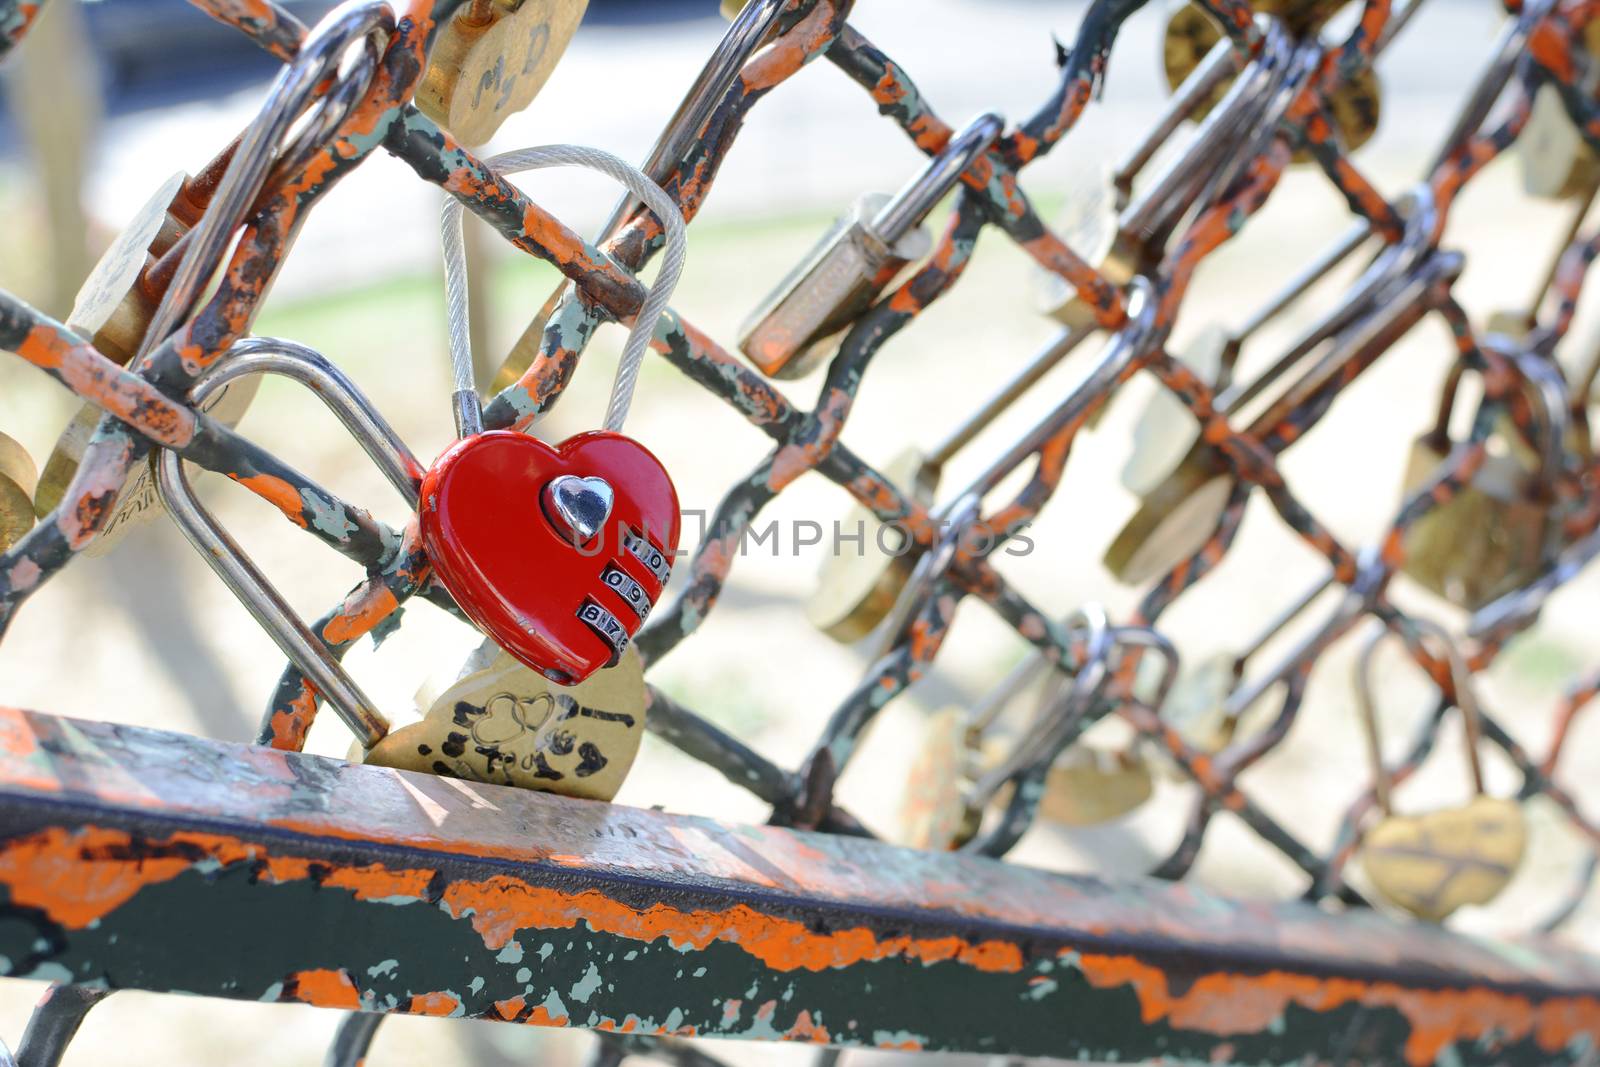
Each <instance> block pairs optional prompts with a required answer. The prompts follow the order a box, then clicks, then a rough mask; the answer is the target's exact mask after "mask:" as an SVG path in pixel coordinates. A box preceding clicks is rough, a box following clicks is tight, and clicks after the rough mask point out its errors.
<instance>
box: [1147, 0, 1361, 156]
mask: <svg viewBox="0 0 1600 1067" xmlns="http://www.w3.org/2000/svg"><path fill="white" fill-rule="evenodd" d="M1342 6H1343V4H1341V3H1339V2H1336V0H1332V2H1330V0H1316V2H1312V3H1305V2H1299V0H1297V2H1292V3H1282V2H1279V0H1268V2H1267V3H1262V4H1256V5H1254V8H1253V9H1254V10H1255V11H1256V12H1257V13H1258V14H1262V15H1273V16H1276V17H1277V18H1278V19H1280V20H1281V21H1282V22H1283V24H1284V25H1285V26H1286V27H1287V28H1288V30H1289V31H1290V32H1291V33H1292V34H1293V35H1294V36H1295V37H1297V38H1307V37H1309V38H1312V39H1314V38H1315V37H1316V35H1317V30H1318V27H1320V25H1321V24H1322V23H1324V22H1326V21H1327V19H1328V18H1329V16H1331V15H1333V14H1334V13H1335V12H1337V11H1338V10H1339V8H1340V7H1342ZM1221 40H1222V27H1221V26H1219V25H1218V24H1217V21H1216V19H1214V18H1213V17H1212V16H1211V15H1210V13H1208V12H1207V11H1206V10H1205V8H1203V7H1201V6H1200V5H1199V4H1195V3H1185V4H1183V5H1182V6H1180V7H1178V8H1177V9H1176V10H1174V11H1173V12H1172V14H1171V15H1170V16H1169V17H1168V19H1167V29H1166V36H1165V37H1164V39H1163V41H1162V48H1161V65H1162V70H1163V72H1164V73H1165V74H1166V78H1167V87H1168V88H1169V89H1171V90H1172V91H1173V92H1177V91H1178V90H1179V88H1180V87H1181V86H1182V85H1183V83H1184V81H1185V80H1187V79H1188V78H1189V76H1190V75H1191V74H1193V73H1194V71H1195V69H1196V68H1198V67H1199V66H1200V65H1201V64H1202V63H1203V62H1204V61H1205V58H1206V55H1207V54H1208V53H1209V52H1210V51H1211V50H1212V48H1214V47H1216V44H1217V42H1219V41H1221ZM1226 84H1227V83H1226V82H1224V83H1223V84H1222V85H1219V86H1218V87H1217V88H1216V90H1215V91H1214V92H1213V94H1212V95H1211V96H1210V97H1209V98H1206V99H1202V100H1201V101H1200V102H1199V103H1198V105H1197V107H1196V109H1195V116H1196V117H1197V118H1198V117H1203V116H1204V115H1205V114H1206V112H1207V111H1209V110H1210V109H1211V108H1212V107H1213V106H1214V105H1215V104H1216V103H1217V102H1219V101H1220V100H1221V99H1222V96H1223V93H1224V92H1225V91H1226ZM1382 109H1383V85H1382V83H1381V82H1380V81H1379V80H1378V74H1377V72H1376V71H1375V70H1374V69H1373V68H1372V67H1371V66H1364V67H1362V68H1361V69H1360V70H1359V71H1357V72H1356V73H1355V74H1353V75H1352V76H1351V77H1349V78H1348V79H1346V80H1344V81H1341V82H1340V83H1339V85H1338V86H1337V87H1336V88H1335V89H1334V90H1333V92H1332V93H1330V94H1329V95H1328V110H1329V111H1330V112H1331V113H1332V115H1333V122H1334V126H1335V127H1336V128H1337V130H1338V133H1339V138H1340V142H1341V144H1342V145H1343V147H1344V149H1345V150H1346V151H1349V152H1354V151H1355V150H1356V149H1358V148H1360V147H1361V146H1362V145H1364V144H1366V143H1367V142H1368V141H1370V140H1371V139H1372V135H1373V134H1374V133H1376V132H1377V130H1378V120H1379V116H1380V115H1381V113H1382ZM1311 160H1312V155H1311V153H1310V152H1309V151H1307V150H1306V149H1304V148H1301V149H1298V150H1297V151H1296V152H1295V154H1294V162H1296V163H1309V162H1311Z"/></svg>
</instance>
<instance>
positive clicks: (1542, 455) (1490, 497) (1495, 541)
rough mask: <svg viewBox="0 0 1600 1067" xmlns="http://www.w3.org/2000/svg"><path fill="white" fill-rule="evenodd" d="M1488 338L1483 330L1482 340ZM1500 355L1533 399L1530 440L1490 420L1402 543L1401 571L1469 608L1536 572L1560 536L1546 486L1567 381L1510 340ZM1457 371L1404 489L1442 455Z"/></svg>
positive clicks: (1560, 450)
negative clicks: (1481, 440) (1472, 455)
mask: <svg viewBox="0 0 1600 1067" xmlns="http://www.w3.org/2000/svg"><path fill="white" fill-rule="evenodd" d="M1495 340H1496V339H1495V338H1487V339H1485V341H1484V344H1485V345H1488V344H1490V343H1493V342H1494V341H1495ZM1500 340H1503V338H1502V339H1500ZM1501 354H1502V355H1504V356H1505V357H1506V358H1507V359H1508V361H1509V362H1510V363H1511V365H1512V366H1513V367H1514V368H1516V369H1517V370H1518V371H1520V377H1521V378H1522V382H1523V385H1524V388H1525V391H1526V392H1527V393H1528V395H1529V399H1531V400H1533V401H1535V403H1534V404H1533V408H1534V410H1536V411H1537V412H1538V413H1539V416H1540V432H1539V434H1538V439H1539V445H1538V448H1537V449H1535V450H1522V449H1521V446H1522V442H1521V441H1519V440H1517V439H1516V432H1515V429H1514V428H1511V429H1507V428H1506V427H1505V426H1504V425H1503V424H1501V425H1497V426H1496V427H1495V429H1494V430H1493V431H1492V432H1491V434H1490V436H1489V438H1488V440H1487V446H1488V447H1489V449H1490V451H1489V454H1488V456H1487V457H1486V458H1485V459H1484V462H1483V464H1482V465H1481V466H1480V467H1479V469H1478V471H1477V472H1476V473H1475V474H1474V475H1473V477H1472V478H1471V479H1470V480H1469V482H1468V483H1467V484H1466V485H1465V486H1463V487H1462V488H1461V490H1460V492H1458V493H1457V494H1456V495H1455V496H1453V497H1452V498H1451V499H1450V500H1448V501H1446V502H1445V503H1443V504H1439V505H1436V506H1435V507H1433V508H1432V509H1431V510H1430V511H1428V512H1427V513H1426V514H1424V515H1423V516H1421V517H1420V518H1419V519H1418V520H1417V521H1416V522H1415V523H1414V524H1413V525H1412V527H1411V529H1410V530H1409V531H1408V532H1407V535H1406V541H1405V544H1406V561H1405V564H1404V565H1403V567H1402V570H1403V572H1404V573H1405V574H1406V575H1407V576H1408V577H1410V578H1412V579H1413V580H1414V581H1416V582H1417V583H1418V584H1420V585H1422V586H1423V587H1424V588H1426V589H1428V590H1429V591H1430V592H1433V593H1435V594H1436V595H1438V596H1441V597H1443V598H1445V599H1446V600H1448V601H1450V602H1451V603H1453V604H1456V605H1458V606H1460V607H1462V608H1465V609H1467V610H1468V611H1476V610H1478V609H1479V608H1482V607H1484V606H1485V605H1486V604H1488V603H1490V602H1491V601H1493V600H1495V599H1497V598H1499V597H1501V596H1503V595H1505V594H1506V593H1509V592H1511V591H1512V590H1514V589H1517V588H1519V587H1521V586H1523V585H1525V584H1527V583H1528V582H1529V581H1531V580H1532V579H1534V578H1535V577H1537V576H1538V574H1539V572H1540V571H1541V570H1543V569H1544V566H1545V564H1546V563H1547V562H1548V561H1549V559H1550V558H1551V556H1552V554H1553V553H1554V551H1555V549H1556V547H1557V545H1556V542H1557V540H1558V539H1559V536H1560V526H1561V524H1560V522H1559V516H1557V515H1556V514H1555V511H1554V504H1555V500H1554V496H1553V489H1554V483H1555V480H1556V478H1557V476H1558V475H1559V474H1560V472H1561V470H1562V467H1563V463H1564V460H1565V459H1566V455H1567V453H1566V448H1567V444H1568V430H1569V414H1568V406H1567V402H1566V385H1565V379H1564V378H1563V377H1562V376H1561V372H1560V370H1559V369H1558V368H1557V367H1556V366H1555V364H1554V363H1552V362H1551V361H1550V360H1549V359H1547V358H1545V357H1543V356H1540V355H1536V354H1534V353H1532V352H1527V351H1524V350H1518V349H1514V348H1510V347H1506V348H1504V349H1503V351H1502V353H1501ZM1460 379H1461V368H1460V367H1459V365H1458V366H1457V367H1456V368H1454V369H1453V370H1452V371H1451V373H1450V375H1449V377H1448V378H1447V379H1446V383H1445V389H1444V392H1443V394H1442V396H1441V400H1440V404H1439V413H1438V417H1437V418H1436V420H1435V423H1434V425H1433V427H1432V428H1431V429H1429V430H1428V431H1427V432H1426V433H1424V434H1423V435H1422V436H1421V437H1420V438H1418V439H1417V441H1416V442H1415V443H1414V444H1413V445H1412V454H1411V460H1410V463H1409V464H1408V467H1407V470H1406V480H1405V484H1406V494H1407V496H1410V495H1411V494H1413V493H1415V492H1417V491H1418V490H1420V489H1421V488H1422V487H1423V486H1425V485H1427V484H1428V483H1429V482H1430V481H1431V480H1432V479H1433V478H1434V477H1435V475H1436V472H1437V470H1438V468H1439V465H1440V464H1441V463H1443V462H1445V461H1446V460H1447V459H1448V457H1449V453H1450V451H1451V447H1452V446H1451V443H1450V436H1449V420H1450V413H1451V410H1452V408H1453V407H1454V402H1455V397H1456V392H1457V389H1458V387H1459V384H1460ZM1527 452H1531V455H1528V454H1526V453H1527Z"/></svg>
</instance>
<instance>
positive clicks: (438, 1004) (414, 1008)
mask: <svg viewBox="0 0 1600 1067" xmlns="http://www.w3.org/2000/svg"><path fill="white" fill-rule="evenodd" d="M408 1010H409V1011H410V1012H411V1014H412V1015H437V1016H440V1017H443V1016H446V1015H451V1014H453V1013H455V1012H457V1011H459V1010H461V1001H460V1000H458V999H456V998H455V997H453V996H451V995H450V994H449V993H417V994H415V995H414V996H413V997H412V998H411V1007H410V1008H409V1009H408Z"/></svg>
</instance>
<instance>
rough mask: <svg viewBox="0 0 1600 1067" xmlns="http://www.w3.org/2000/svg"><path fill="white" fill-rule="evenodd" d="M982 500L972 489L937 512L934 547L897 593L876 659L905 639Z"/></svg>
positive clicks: (931, 594) (949, 561)
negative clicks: (937, 527) (936, 530)
mask: <svg viewBox="0 0 1600 1067" xmlns="http://www.w3.org/2000/svg"><path fill="white" fill-rule="evenodd" d="M981 503H982V500H980V499H979V498H978V497H976V496H974V495H972V494H970V493H969V494H965V495H963V496H961V497H958V498H957V499H956V500H955V501H953V502H952V503H951V504H950V505H949V506H948V507H946V508H941V509H940V510H939V511H937V512H935V514H934V518H935V520H937V521H938V522H939V524H940V528H939V531H938V534H937V536H936V539H935V540H934V543H933V545H932V547H931V548H929V549H928V551H926V552H924V553H923V554H922V555H921V557H920V558H918V560H917V565H916V566H915V567H914V568H913V569H912V571H911V577H909V578H908V579H906V584H905V587H904V588H902V589H901V590H900V593H899V595H898V596H897V597H895V602H894V607H892V608H891V609H890V610H889V614H888V616H887V617H886V618H885V620H884V627H883V637H882V638H881V639H880V641H879V644H878V648H877V651H876V654H875V655H873V656H872V662H873V663H876V662H877V661H878V660H880V659H882V658H883V657H884V656H887V655H888V654H889V653H890V652H892V651H894V649H895V648H896V646H898V645H899V644H900V642H901V641H902V640H904V639H905V636H906V633H907V631H909V630H910V629H911V625H912V624H913V623H914V622H915V621H916V618H917V616H918V615H920V614H921V613H922V610H923V608H925V607H926V606H927V604H928V600H929V598H930V597H932V596H933V591H934V587H935V586H936V585H937V584H938V582H939V580H940V579H941V578H943V577H944V576H945V574H947V573H948V572H949V570H950V567H951V565H953V564H954V563H955V561H956V553H957V551H958V550H959V549H960V547H961V541H962V539H963V538H965V537H966V534H967V531H968V530H970V529H971V528H972V524H973V523H974V522H976V521H977V520H978V507H979V505H980V504H981Z"/></svg>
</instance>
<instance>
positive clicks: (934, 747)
mask: <svg viewBox="0 0 1600 1067" xmlns="http://www.w3.org/2000/svg"><path fill="white" fill-rule="evenodd" d="M1074 625H1083V626H1086V627H1087V628H1088V631H1089V640H1088V642H1087V647H1088V648H1089V650H1090V651H1089V657H1088V662H1086V664H1085V665H1084V667H1083V668H1082V669H1081V670H1080V671H1079V673H1078V675H1077V676H1076V677H1074V678H1061V677H1058V676H1055V675H1054V671H1053V669H1052V668H1053V665H1054V660H1053V659H1052V658H1050V657H1047V656H1045V655H1043V654H1035V655H1033V656H1030V657H1029V658H1028V659H1027V660H1024V661H1023V662H1022V663H1020V664H1019V665H1018V666H1017V667H1015V668H1014V669H1013V670H1012V671H1011V672H1010V673H1009V674H1008V675H1007V676H1006V678H1005V679H1004V680H1002V681H1001V682H1000V684H999V685H997V686H996V687H995V688H994V689H993V690H992V691H991V692H990V693H988V694H987V695H986V696H985V697H984V699H983V700H982V701H981V702H980V703H979V704H978V705H977V706H975V707H974V708H972V709H970V710H968V709H963V708H949V709H946V710H945V711H942V712H940V713H939V714H937V715H935V716H933V717H932V718H931V719H930V720H929V723H928V726H927V731H926V734H925V738H924V741H923V744H922V746H921V748H920V749H919V751H918V755H917V757H916V759H915V760H914V761H913V764H912V770H911V774H910V777H909V779H908V784H907V790H906V793H905V796H904V799H903V802H902V805H901V828H902V829H901V832H902V840H903V841H904V842H905V843H906V844H909V845H912V846H913V847H916V848H928V849H951V848H959V847H962V846H964V845H967V844H968V843H970V842H973V841H974V840H975V839H976V838H977V837H978V835H979V833H980V831H981V830H982V829H983V824H984V819H985V816H986V815H987V814H988V813H991V812H994V811H996V810H998V809H1001V808H1004V807H1006V806H1007V805H1009V804H1010V803H1011V802H1012V799H1013V793H1014V789H1015V787H1016V784H1017V782H1018V781H1019V780H1024V779H1026V778H1027V776H1028V775H1029V774H1031V773H1033V772H1034V771H1035V770H1041V769H1042V770H1043V778H1042V783H1041V787H1040V790H1039V794H1038V809H1037V811H1038V815H1039V817H1041V818H1043V819H1045V820H1046V821H1050V822H1056V823H1059V824H1061V825H1066V826H1088V825H1095V824H1099V823H1103V822H1107V821H1110V820H1112V819H1116V818H1120V817H1121V816H1123V815H1126V814H1127V813H1129V812H1130V811H1133V810H1134V809H1136V808H1138V807H1139V806H1140V805H1142V804H1143V803H1144V802H1145V801H1146V800H1148V799H1149V797H1150V795H1151V793H1152V791H1153V788H1154V780H1153V778H1152V777H1151V773H1150V769H1149V766H1148V765H1147V764H1146V763H1145V761H1144V760H1143V758H1142V757H1141V756H1140V755H1139V754H1138V752H1137V751H1136V750H1134V749H1132V748H1129V749H1127V750H1125V751H1109V750H1104V749H1101V748H1098V747H1095V746H1091V745H1089V744H1086V743H1084V742H1082V741H1079V742H1077V743H1075V744H1073V745H1071V746H1070V747H1068V748H1066V749H1065V750H1062V746H1063V744H1064V743H1065V741H1064V735H1063V733H1062V731H1063V730H1065V729H1070V727H1071V724H1072V722H1073V721H1074V720H1076V719H1078V718H1080V717H1081V716H1082V715H1083V714H1084V713H1085V712H1086V711H1087V710H1088V707H1089V705H1090V704H1092V703H1093V702H1094V701H1096V700H1098V699H1099V697H1100V695H1101V694H1102V693H1103V691H1104V688H1105V682H1106V679H1107V676H1108V675H1107V669H1108V666H1109V661H1110V660H1111V658H1112V657H1113V656H1115V655H1117V654H1119V653H1120V652H1121V651H1122V645H1121V644H1119V643H1118V641H1117V640H1116V639H1115V637H1114V636H1113V632H1112V631H1111V629H1110V628H1109V626H1107V625H1106V624H1105V619H1104V613H1103V612H1101V611H1100V610H1099V609H1098V608H1092V609H1090V610H1089V611H1088V612H1087V613H1084V614H1081V615H1080V616H1078V617H1077V619H1076V620H1075V621H1074ZM1169 667H1170V662H1169ZM1041 677H1047V679H1048V684H1047V686H1046V688H1045V690H1044V692H1043V693H1042V694H1041V696H1040V698H1039V699H1038V701H1037V706H1036V708H1035V710H1034V712H1033V715H1032V716H1031V719H1030V721H1028V722H1027V723H1025V724H1017V723H1008V722H1006V721H1005V720H1004V715H1005V713H1006V711H1007V709H1008V708H1009V707H1011V705H1012V704H1013V703H1014V702H1015V701H1016V699H1017V698H1018V697H1020V696H1021V695H1022V694H1023V693H1024V692H1026V691H1027V690H1028V689H1029V688H1031V687H1032V686H1033V684H1034V683H1035V682H1036V681H1037V680H1039V679H1040V678H1041ZM1169 684H1170V670H1169V671H1168V672H1167V676H1166V677H1164V678H1163V680H1162V682H1161V685H1160V687H1159V688H1160V692H1161V695H1160V697H1158V698H1157V700H1156V703H1157V704H1159V703H1160V702H1161V700H1164V699H1165V695H1166V690H1167V688H1168V685H1169ZM1041 752H1055V753H1056V756H1055V758H1054V759H1052V760H1050V761H1049V763H1048V764H1047V765H1045V766H1044V767H1042V768H1041V767H1036V766H1035V764H1036V763H1037V761H1038V759H1039V757H1040V753H1041Z"/></svg>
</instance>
